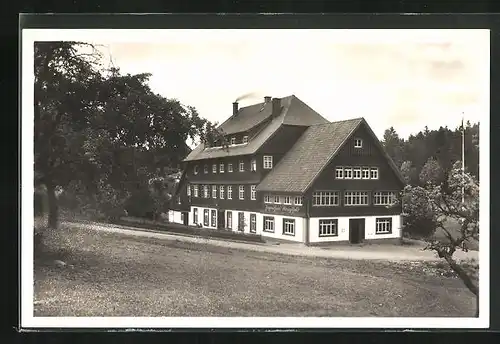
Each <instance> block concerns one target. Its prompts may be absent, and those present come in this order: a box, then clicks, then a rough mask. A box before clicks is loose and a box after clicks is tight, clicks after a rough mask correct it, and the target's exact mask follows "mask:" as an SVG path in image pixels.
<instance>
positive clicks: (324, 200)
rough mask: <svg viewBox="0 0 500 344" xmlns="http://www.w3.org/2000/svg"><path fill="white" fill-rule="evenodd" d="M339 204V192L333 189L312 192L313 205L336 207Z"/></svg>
mask: <svg viewBox="0 0 500 344" xmlns="http://www.w3.org/2000/svg"><path fill="white" fill-rule="evenodd" d="M339 205H340V192H339V191H335V190H319V191H315V192H313V195H312V206H313V207H338V206H339Z"/></svg>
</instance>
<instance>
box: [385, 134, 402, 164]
mask: <svg viewBox="0 0 500 344" xmlns="http://www.w3.org/2000/svg"><path fill="white" fill-rule="evenodd" d="M403 143H404V140H402V139H400V138H399V135H398V133H397V132H396V130H395V129H394V128H393V127H390V128H389V129H387V130H386V131H385V132H384V138H383V140H382V145H383V146H384V149H385V151H386V152H387V154H388V155H389V156H390V157H391V159H392V160H393V161H394V163H395V164H396V166H401V163H402V162H403Z"/></svg>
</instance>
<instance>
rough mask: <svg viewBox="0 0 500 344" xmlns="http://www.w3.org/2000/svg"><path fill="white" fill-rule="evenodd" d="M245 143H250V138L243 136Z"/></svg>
mask: <svg viewBox="0 0 500 344" xmlns="http://www.w3.org/2000/svg"><path fill="white" fill-rule="evenodd" d="M243 143H248V136H246V135H245V136H243Z"/></svg>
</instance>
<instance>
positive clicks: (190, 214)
mask: <svg viewBox="0 0 500 344" xmlns="http://www.w3.org/2000/svg"><path fill="white" fill-rule="evenodd" d="M194 208H197V209H198V223H201V225H202V227H203V228H212V229H216V228H217V220H218V219H217V217H218V215H219V213H218V211H217V209H215V208H203V207H191V209H190V210H189V222H188V223H189V224H190V225H191V226H196V225H197V224H196V223H194V219H193V209H194ZM205 209H208V226H205V225H204V223H203V220H204V214H203V212H204V211H205ZM212 210H215V227H212V226H211V224H212V217H211V216H212V214H211V211H212Z"/></svg>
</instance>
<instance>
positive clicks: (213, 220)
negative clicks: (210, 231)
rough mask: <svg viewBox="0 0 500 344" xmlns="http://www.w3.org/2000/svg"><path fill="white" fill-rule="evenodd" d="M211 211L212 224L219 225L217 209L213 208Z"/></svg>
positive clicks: (213, 225)
mask: <svg viewBox="0 0 500 344" xmlns="http://www.w3.org/2000/svg"><path fill="white" fill-rule="evenodd" d="M210 213H211V215H212V216H211V219H212V221H211V222H212V223H211V225H212V227H217V211H216V210H211V211H210Z"/></svg>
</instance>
